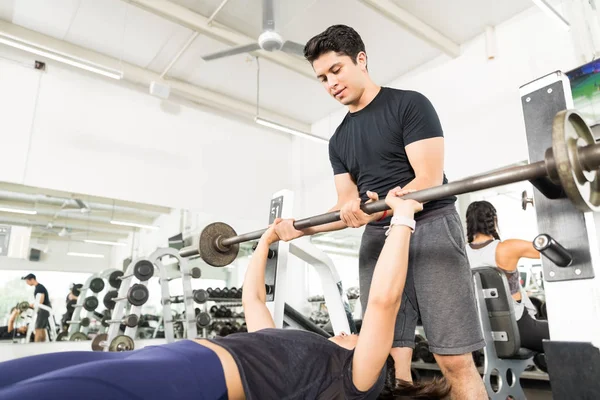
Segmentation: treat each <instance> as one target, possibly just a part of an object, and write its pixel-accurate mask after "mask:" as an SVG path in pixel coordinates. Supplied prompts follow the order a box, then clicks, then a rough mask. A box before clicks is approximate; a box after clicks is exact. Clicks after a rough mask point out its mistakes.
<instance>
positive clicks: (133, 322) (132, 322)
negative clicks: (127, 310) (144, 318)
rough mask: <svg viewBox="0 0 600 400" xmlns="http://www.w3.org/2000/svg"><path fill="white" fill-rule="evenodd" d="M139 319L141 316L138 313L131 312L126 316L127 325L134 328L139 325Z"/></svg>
mask: <svg viewBox="0 0 600 400" xmlns="http://www.w3.org/2000/svg"><path fill="white" fill-rule="evenodd" d="M138 321H139V317H138V316H137V315H136V314H129V315H128V316H126V317H125V320H124V322H125V325H127V326H128V327H130V328H134V327H136V326H137V324H138Z"/></svg>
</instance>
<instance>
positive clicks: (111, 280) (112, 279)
mask: <svg viewBox="0 0 600 400" xmlns="http://www.w3.org/2000/svg"><path fill="white" fill-rule="evenodd" d="M123 275H124V274H123V271H113V272H112V273H111V274H110V275H109V276H108V284H109V285H110V286H112V287H114V288H115V289H118V288H120V287H121V282H122V280H121V279H119V278H120V277H122V276H123Z"/></svg>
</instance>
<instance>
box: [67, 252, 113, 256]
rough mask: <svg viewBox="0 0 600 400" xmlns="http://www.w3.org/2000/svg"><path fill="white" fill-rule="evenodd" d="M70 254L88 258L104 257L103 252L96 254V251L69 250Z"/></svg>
mask: <svg viewBox="0 0 600 400" xmlns="http://www.w3.org/2000/svg"><path fill="white" fill-rule="evenodd" d="M67 255H68V256H74V257H87V258H104V255H103V254H94V253H75V252H72V251H70V252H68V253H67Z"/></svg>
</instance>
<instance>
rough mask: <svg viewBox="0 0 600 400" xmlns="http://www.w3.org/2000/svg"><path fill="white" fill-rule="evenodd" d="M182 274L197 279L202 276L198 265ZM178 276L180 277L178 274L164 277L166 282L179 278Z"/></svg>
mask: <svg viewBox="0 0 600 400" xmlns="http://www.w3.org/2000/svg"><path fill="white" fill-rule="evenodd" d="M183 276H190V277H192V278H193V279H198V278H200V277H201V276H202V270H201V269H200V268H199V267H194V268H192V269H191V270H190V272H188V273H185V274H183ZM180 278H181V277H180V276H176V277H174V278H166V279H165V280H166V281H167V282H170V281H172V280H174V279H180Z"/></svg>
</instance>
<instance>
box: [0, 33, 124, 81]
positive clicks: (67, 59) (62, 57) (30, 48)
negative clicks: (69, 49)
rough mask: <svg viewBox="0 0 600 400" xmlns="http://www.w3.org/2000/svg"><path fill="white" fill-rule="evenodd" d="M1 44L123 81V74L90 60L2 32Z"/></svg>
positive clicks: (0, 34) (0, 36) (0, 35)
mask: <svg viewBox="0 0 600 400" xmlns="http://www.w3.org/2000/svg"><path fill="white" fill-rule="evenodd" d="M0 43H2V44H5V45H7V46H10V47H14V48H15V49H19V50H23V51H26V52H28V53H32V54H37V55H38V56H42V57H46V58H49V59H51V60H54V61H58V62H62V63H65V64H68V65H71V66H73V67H77V68H81V69H84V70H86V71H90V72H94V73H96V74H100V75H104V76H107V77H109V78H113V79H122V78H123V72H122V71H119V70H116V69H112V68H108V67H104V66H102V65H99V64H96V63H93V62H91V61H88V60H84V59H82V58H79V57H75V56H72V55H69V54H65V53H61V52H58V51H56V50H52V49H49V48H46V47H43V46H40V45H37V44H35V43H31V42H28V41H26V40H22V39H20V38H18V37H15V36H11V35H8V34H6V33H4V32H0Z"/></svg>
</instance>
